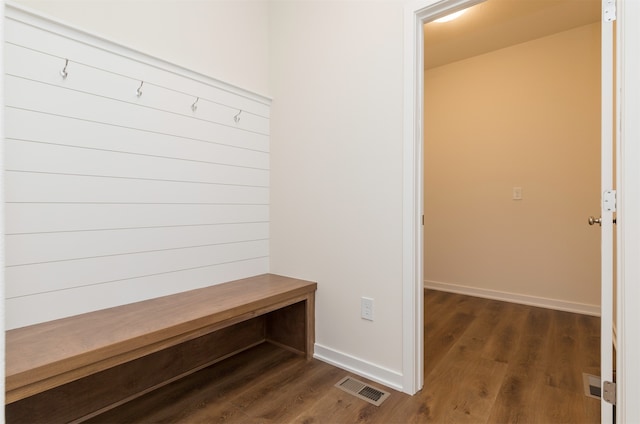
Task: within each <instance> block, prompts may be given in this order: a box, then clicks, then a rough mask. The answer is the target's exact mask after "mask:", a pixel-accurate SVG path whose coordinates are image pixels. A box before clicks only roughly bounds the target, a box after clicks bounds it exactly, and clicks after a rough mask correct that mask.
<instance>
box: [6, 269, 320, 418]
mask: <svg viewBox="0 0 640 424" xmlns="http://www.w3.org/2000/svg"><path fill="white" fill-rule="evenodd" d="M315 290H316V283H312V282H308V281H303V280H297V279H293V278H288V277H282V276H277V275H273V274H264V275H260V276H256V277H250V278H246V279H242V280H237V281H232V282H229V283H224V284H219V285H215V286H211V287H206V288H202V289H197V290H191V291H188V292H184V293H178V294H174V295H170V296H164V297H160V298H156V299H150V300H145V301H142V302H137V303H133V304H129V305H124V306H118V307H114V308H109V309H104V310H99V311H95V312H90V313H86V314H82V315H77V316H73V317H69V318H63V319H59V320H55V321H50V322H45V323H42V324H36V325H32V326H28V327H24V328H18V329H15V330H9V331H7V332H6V383H5V385H6V403H7V406H6V409H5V411H6V416H7V421H8V422H29V421H38V420H45V421H47V422H57V421H72V420H75V419H78V418H82V417H85V418H87V417H90V416H95V415H96V414H97V413H99V412H100V411H104V410H108V409H110V408H111V407H114V406H117V405H119V404H122V403H124V402H126V401H128V400H131V399H133V398H135V397H137V396H140V395H141V394H144V393H147V392H149V391H150V390H153V389H154V388H157V387H160V386H162V385H164V384H167V383H168V382H171V381H174V380H176V379H177V378H180V377H182V376H184V375H188V374H190V373H192V372H195V371H197V370H200V369H202V368H204V367H206V366H209V365H211V364H213V363H215V362H218V361H220V360H222V359H224V358H227V357H229V356H231V355H233V354H235V353H238V352H240V351H242V350H245V349H248V348H250V347H253V346H256V345H257V344H260V343H263V342H271V343H275V344H277V345H280V346H282V347H285V348H287V349H290V350H292V351H295V352H298V353H300V354H301V355H306V357H307V358H311V357H312V355H313V344H314V299H315Z"/></svg>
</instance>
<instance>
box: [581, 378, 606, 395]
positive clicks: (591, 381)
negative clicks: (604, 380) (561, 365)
mask: <svg viewBox="0 0 640 424" xmlns="http://www.w3.org/2000/svg"><path fill="white" fill-rule="evenodd" d="M582 382H583V383H584V394H585V395H586V396H589V397H592V398H596V399H600V396H602V395H601V392H602V389H601V388H602V384H601V382H600V377H598V376H597V375H591V374H586V373H582Z"/></svg>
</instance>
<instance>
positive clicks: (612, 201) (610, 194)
mask: <svg viewBox="0 0 640 424" xmlns="http://www.w3.org/2000/svg"><path fill="white" fill-rule="evenodd" d="M617 206H618V194H617V192H616V191H615V190H605V192H604V193H603V194H602V209H603V210H605V211H607V212H615V211H616V208H617Z"/></svg>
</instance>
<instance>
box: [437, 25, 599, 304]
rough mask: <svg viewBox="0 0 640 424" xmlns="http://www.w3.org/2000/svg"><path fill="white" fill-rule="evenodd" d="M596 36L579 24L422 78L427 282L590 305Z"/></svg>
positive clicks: (594, 255)
mask: <svg viewBox="0 0 640 424" xmlns="http://www.w3.org/2000/svg"><path fill="white" fill-rule="evenodd" d="M599 36H600V33H599V23H596V24H591V25H587V26H584V27H579V28H577V29H573V30H570V31H566V32H562V33H559V34H556V35H552V36H549V37H544V38H541V39H537V40H534V41H531V42H528V43H524V44H520V45H516V46H513V47H510V48H506V49H502V50H498V51H495V52H492V53H488V54H485V55H481V56H477V57H474V58H471V59H468V60H464V61H460V62H455V63H452V64H449V65H445V66H441V67H438V68H434V69H431V70H429V71H427V72H426V73H425V251H424V252H425V262H424V264H425V267H424V269H425V280H426V282H427V284H429V283H430V282H438V283H445V284H454V285H462V286H467V287H470V288H472V289H477V290H493V291H498V292H504V293H508V294H515V295H525V296H533V297H535V298H544V299H552V300H556V301H561V302H569V303H579V304H586V305H593V306H596V305H598V304H599V299H600V295H599V273H600V267H599V240H600V239H599V233H600V232H599V231H598V228H591V227H589V226H588V225H587V223H586V222H587V217H588V216H589V215H596V216H597V215H598V213H599V210H600V206H599V196H600V195H599V185H600V183H599V172H600V166H599V161H600V156H599V134H600V123H599V120H600V118H599V111H600V105H599V102H600V92H599V90H600V83H599V78H600V68H599V67H600V57H599V48H600V46H599ZM513 187H522V193H523V199H522V200H512V188H513Z"/></svg>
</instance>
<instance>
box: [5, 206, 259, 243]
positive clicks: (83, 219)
mask: <svg viewBox="0 0 640 424" xmlns="http://www.w3.org/2000/svg"><path fill="white" fill-rule="evenodd" d="M5 217H6V218H5V219H6V222H7V228H8V231H7V234H8V235H10V234H21V233H41V232H60V231H83V230H104V229H114V228H138V227H164V226H186V225H207V224H219V223H240V222H267V221H269V206H268V205H193V204H187V205H180V204H173V205H140V204H117V205H112V204H111V205H109V204H64V203H57V204H39V203H36V204H34V203H9V204H7V205H6V207H5Z"/></svg>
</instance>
